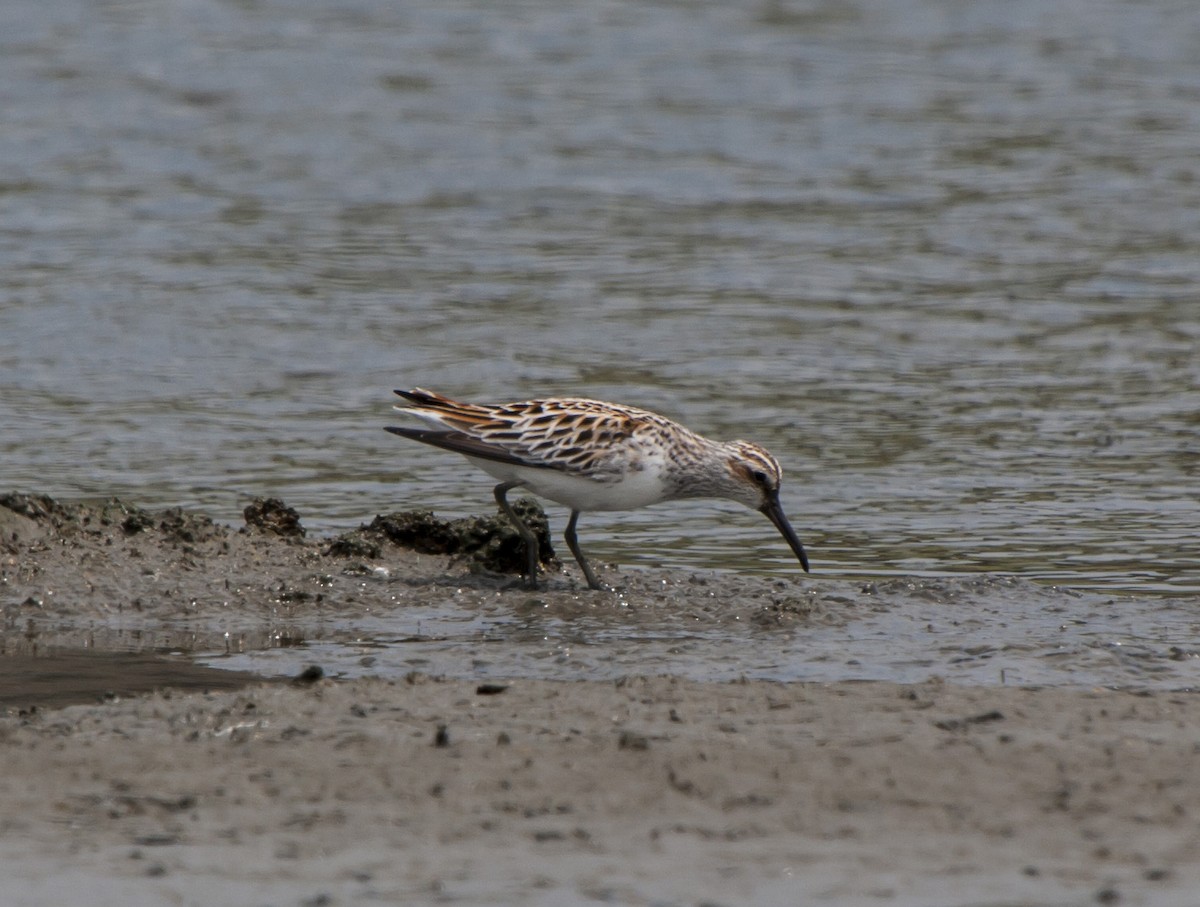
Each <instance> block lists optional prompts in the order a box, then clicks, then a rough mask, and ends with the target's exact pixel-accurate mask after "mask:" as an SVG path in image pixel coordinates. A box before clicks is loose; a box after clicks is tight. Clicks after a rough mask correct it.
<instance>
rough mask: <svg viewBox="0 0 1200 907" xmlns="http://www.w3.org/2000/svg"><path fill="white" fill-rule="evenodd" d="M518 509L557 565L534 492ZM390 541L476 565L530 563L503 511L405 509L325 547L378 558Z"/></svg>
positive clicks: (544, 558) (508, 569) (500, 569)
mask: <svg viewBox="0 0 1200 907" xmlns="http://www.w3.org/2000/svg"><path fill="white" fill-rule="evenodd" d="M513 509H514V510H516V512H517V515H518V516H520V517H521V519H522V520H523V521H524V522H525V525H527V526H528V527H529V528H530V529H531V530H533V533H534V534H535V535H536V536H537V539H538V557H539V561H540V562H541V563H542V564H544V565H546V566H550V567H557V566H558V559H557V558H556V557H555V554H554V546H553V545H552V543H551V541H550V523H549V521H548V520H547V518H546V513H545V511H543V510H542V508H541V506H540V505H538V503H537V502H536V501H534V500H533V499H532V498H521V499H520V500H518V501H516V502H515V503H514V504H513ZM386 542H390V543H392V544H394V545H399V546H400V547H402V548H408V549H411V550H413V551H419V552H420V553H422V554H444V555H449V556H451V557H455V558H459V559H463V560H466V561H467V562H468V563H469V564H470V565H471V566H472V568H475V569H481V570H486V571H489V572H492V573H513V574H520V573H521V572H523V571H524V569H525V543H524V542H523V541H521V536H520V535H518V534H517V531H516V529H514V528H513V526H512V524H511V523H510V522H509V521H508V519H507V518H506V517H504V516H503V515H502V514H500V513H497V514H495V515H494V516H476V517H463V518H461V519H457V520H441V519H438V518H437V517H436V516H435V515H434V514H433V512H432V511H429V510H405V511H400V512H397V513H390V514H383V515H380V516H377V517H375V519H374V520H372V521H371V523H370V524H369V525H366V526H361V527H359V528H358V529H355V530H353V531H351V532H347V533H344V534H343V535H340V536H338V537H337V538H335V539H334V540H333V541H332V542H331V543H330V544H329V547H328V548H327V549H326V551H325V553H326V554H329V555H332V556H334V557H359V558H371V559H374V558H378V557H379V556H380V555H381V554H382V551H383V545H384V543H386Z"/></svg>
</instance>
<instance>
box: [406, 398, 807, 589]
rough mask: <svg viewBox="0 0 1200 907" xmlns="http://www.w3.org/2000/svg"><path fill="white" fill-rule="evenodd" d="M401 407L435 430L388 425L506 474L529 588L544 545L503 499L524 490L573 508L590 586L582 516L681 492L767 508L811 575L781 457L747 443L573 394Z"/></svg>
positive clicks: (499, 494) (575, 547)
mask: <svg viewBox="0 0 1200 907" xmlns="http://www.w3.org/2000/svg"><path fill="white" fill-rule="evenodd" d="M396 394H398V395H399V396H401V397H403V398H404V399H405V400H406V401H407V403H405V404H404V405H399V406H396V407H395V408H396V410H398V411H399V412H402V413H406V414H407V415H410V416H415V417H416V418H418V419H420V420H422V421H423V422H425V423H427V424H428V425H429V426H430V427H429V428H403V427H397V426H392V425H389V426H387V429H386V430H387V431H390V432H391V433H392V434H395V435H400V436H401V437H403V438H412V439H413V440H414V441H421V442H423V443H425V444H431V445H433V446H434V447H441V448H444V449H445V450H452V451H454V452H455V453H459V454H462V455H463V456H464V457H466V458H467V459H468V460H469V461H470V462H471V463H473V464H474V465H475V466H478V467H479V468H480V469H482V470H483V471H484V472H486V473H487V474H488V475H490V476H492V477H493V478H496V479H499V480H500V484H499V485H497V486H496V487H495V489H494V491H493V494H494V495H495V498H496V502H497V503H498V504H499V505H500V509H501V510H503V511H504V513H505V515H506V516H507V517H508V519H509V520H511V521H512V524H513V526H514V527H515V528H516V530H517V532H518V533H519V534H520V536H521V539H522V541H524V543H525V554H526V561H527V570H526V574H525V580H526V586H527V587H528V588H531V589H535V588H537V571H538V543H537V538H536V537H535V536H534V534H533V532H532V530H530V528H529V527H528V526H526V525H525V523H524V522H523V521H522V520H521V518H520V517H519V516H517V514H516V512H515V511H514V510H513V509H512V507H511V505H510V504H509V503H508V499H507V498H506V497H505V496H506V495H507V493H508V492H509V491H511V490H513V489H514V488H524V489H526V490H528V491H531V492H533V493H534V494H536V495H538V496H539V497H543V498H546V499H548V500H551V501H554V502H556V503H558V504H562V505H563V506H565V507H569V508H570V510H571V517H570V519H569V520H568V521H567V528H566V531H565V532H564V533H563V538H564V539H565V540H566V542H567V547H568V548H570V549H571V554H573V555H574V556H575V560H576V561H577V562H578V563H579V566H580V569H582V570H583V575H584V577H585V578H586V579H587V584H588V586H589V587H590V588H592V589H603V588H604V586H603V585H601V583H600V581H599V580H598V579H597V578H596V574H595V573H594V572H593V571H592V568H591V566H590V565H589V564H588V562H587V558H585V557H584V556H583V552H582V551H581V550H580V548H579V539H578V538H577V537H576V534H575V526H576V524H577V523H578V521H579V514H580V513H583V512H585V511H592V510H636V509H637V508H639V507H646V506H648V505H650V504H657V503H659V502H661V501H675V500H679V499H681V498H728V499H730V500H733V501H737V502H738V503H740V504H745V505H746V506H747V507H751V508H753V509H755V510H758V511H759V512H760V513H763V514H766V516H767V519H769V520H770V521H771V522H772V523H774V524H775V528H776V529H778V530H779V531H780V533H781V534H782V535H783V537H784V539H786V540H787V543H788V545H790V546H791V549H792V551H794V552H795V553H796V557H798V558H799V559H800V566H802V567H803V568H804V570H805V572H808V556H807V555H806V554H805V553H804V546H803V545H801V544H800V539H799V538H797V536H796V533H795V531H794V530H793V529H792V526H791V524H790V523H789V522H788V521H787V517H785V516H784V514H783V508H782V506H781V505H780V503H779V483H780V478H781V475H782V473H781V470H780V468H779V462H778V461H777V460H776V459H775V458H774V457H773V456H771V454H769V453H768V452H767V451H766V450H764V449H763V448H762V447H759V446H758V445H757V444H752V443H750V442H749V441H710V440H709V439H708V438H704V437H701V436H700V435H698V434H696V433H695V432H693V431H691V430H690V429H687V428H685V427H684V426H682V425H680V424H679V423H678V422H672V421H671V420H670V419H667V418H665V417H663V416H660V415H658V414H657V413H652V412H648V411H647V410H644V409H637V408H635V407H632V406H623V405H621V404H619V403H604V402H601V401H600V400H586V399H581V398H575V397H548V398H546V399H544V400H526V401H523V402H519V403H499V404H477V403H459V402H458V401H456V400H451V399H450V398H449V397H443V396H442V395H441V394H435V393H434V392H432V391H427V390H422V389H421V388H419V387H415V388H413V389H412V390H397V391H396Z"/></svg>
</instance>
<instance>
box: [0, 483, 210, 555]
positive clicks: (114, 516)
mask: <svg viewBox="0 0 1200 907" xmlns="http://www.w3.org/2000/svg"><path fill="white" fill-rule="evenodd" d="M0 507H3V508H5V509H7V510H10V511H12V512H13V513H15V514H17V515H18V516H22V517H25V518H26V519H28V520H32V521H33V522H34V523H35V524H37V526H38V527H40V528H41V529H42V530H44V531H45V532H48V533H51V534H53V535H57V536H59V537H61V538H69V537H72V536H77V535H79V534H84V535H90V536H102V535H106V534H109V533H112V532H114V531H120V532H121V533H122V534H123V535H125V536H133V535H139V534H141V533H146V532H154V531H157V532H158V533H160V534H161V535H162V536H163V538H164V539H165V540H167V541H170V542H183V543H186V544H195V543H198V542H206V541H212V540H214V539H221V538H224V537H225V536H226V534H227V533H228V530H227V529H225V528H224V527H222V526H218V525H217V524H216V523H214V522H213V521H212V520H211V519H210V518H209V517H207V516H204V515H203V514H192V513H185V512H184V511H183V510H182V509H181V508H179V507H171V508H168V509H166V510H162V511H159V512H157V513H155V512H151V511H148V510H143V509H142V508H140V507H137V506H135V505H133V504H126V503H125V502H124V501H121V500H120V499H118V498H110V499H108V500H107V501H104V502H103V503H100V504H63V503H61V502H59V501H56V500H54V498H52V497H50V496H49V495H44V494H40V495H34V494H20V493H17V492H10V493H8V494H4V495H0Z"/></svg>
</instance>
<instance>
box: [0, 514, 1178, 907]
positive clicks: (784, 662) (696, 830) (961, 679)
mask: <svg viewBox="0 0 1200 907" xmlns="http://www.w3.org/2000/svg"><path fill="white" fill-rule="evenodd" d="M533 506H536V505H533ZM534 516H535V515H534V514H533V513H532V512H530V517H531V519H532V518H534ZM506 531H507V527H506V526H505V524H504V523H503V521H502V520H500V519H499V518H493V517H492V516H490V515H488V516H482V517H479V518H478V519H474V520H459V521H441V520H438V519H437V517H436V516H434V515H433V514H429V513H405V514H392V515H381V516H379V517H377V518H375V519H373V520H371V521H369V522H366V523H364V525H363V526H361V527H360V528H359V529H357V530H354V531H353V532H349V533H346V534H344V535H342V536H338V537H334V538H316V537H313V535H312V534H311V533H308V532H306V531H305V529H304V526H303V520H302V515H301V514H299V513H297V512H296V511H295V510H293V509H292V508H290V507H288V506H287V505H286V504H285V503H284V502H282V501H278V500H271V499H266V500H261V501H255V502H254V503H253V504H252V505H250V506H249V507H247V509H246V513H245V524H244V525H242V526H237V527H233V526H225V525H221V524H219V523H216V522H214V521H213V520H211V519H209V518H208V517H207V516H205V515H203V514H197V513H189V512H186V511H180V510H178V509H166V510H149V509H144V508H140V507H137V506H136V505H132V504H129V503H126V502H121V501H116V500H110V501H105V502H99V503H89V504H78V503H67V502H59V501H55V500H52V499H50V498H47V497H44V496H38V495H20V494H9V495H4V496H0V614H2V616H3V624H2V632H0V759H3V761H4V764H5V767H6V770H5V772H4V773H0V814H2V815H4V816H5V817H6V818H5V820H4V823H3V831H4V833H2V834H0V864H2V865H3V866H4V867H5V870H6V884H7V886H8V889H7V890H8V894H9V895H11V902H12V903H14V904H41V903H56V902H65V901H67V900H70V899H71V895H72V892H78V891H79V890H81V889H82V888H84V887H86V890H87V891H88V892H89V901H90V902H91V903H96V904H121V905H123V907H125V905H131V904H132V905H137V904H157V903H163V902H180V903H201V902H211V901H212V900H213V899H214V898H215V899H219V900H222V901H223V902H228V903H267V902H269V903H277V904H297V905H299V904H310V903H324V904H357V903H362V904H368V903H381V902H383V903H413V904H423V903H443V902H454V903H462V904H480V905H482V904H501V903H504V904H534V905H537V904H546V905H550V904H561V903H578V902H588V901H597V900H598V901H600V902H607V903H631V904H636V903H661V904H698V903H708V904H740V903H755V904H765V905H773V904H794V903H862V902H868V901H869V902H872V903H874V902H882V903H890V904H899V905H917V904H930V903H939V904H967V903H1030V904H1040V903H1046V904H1090V903H1118V902H1119V903H1123V904H1140V903H1145V904H1151V903H1176V902H1181V901H1177V900H1175V901H1172V900H1170V899H1171V898H1180V897H1187V896H1190V894H1189V893H1191V892H1194V891H1195V890H1196V889H1197V886H1200V858H1198V857H1197V854H1200V837H1198V836H1197V832H1196V830H1195V823H1194V821H1193V820H1192V817H1193V816H1194V815H1195V813H1196V811H1197V810H1200V802H1198V801H1197V793H1196V792H1197V791H1200V783H1198V782H1200V776H1198V775H1197V769H1196V760H1195V746H1196V742H1195V728H1196V727H1198V726H1200V699H1198V697H1197V696H1196V695H1195V694H1194V693H1193V692H1192V690H1193V689H1195V687H1196V683H1195V682H1194V681H1195V678H1196V670H1197V665H1198V663H1200V658H1198V657H1197V653H1196V651H1195V646H1194V642H1193V641H1194V639H1195V638H1196V635H1195V632H1194V631H1195V622H1194V614H1195V611H1196V609H1195V607H1194V602H1191V601H1188V600H1166V601H1161V600H1160V601H1156V602H1149V601H1146V602H1139V601H1136V600H1128V599H1127V600H1123V601H1116V600H1114V599H1112V598H1109V597H1104V596H1097V595H1091V594H1084V593H1079V592H1076V591H1073V590H1065V589H1055V588H1052V587H1043V586H1038V585H1036V584H1032V583H1028V582H1025V581H1022V580H1019V579H1015V578H1012V577H1001V576H986V575H981V576H975V577H960V578H905V579H901V578H893V579H888V580H870V579H863V578H857V579H856V578H823V577H821V576H820V575H819V574H818V575H816V576H813V577H805V578H792V577H788V578H764V577H753V576H741V575H736V574H727V573H726V574H716V573H712V574H680V573H675V572H670V571H622V570H620V569H619V568H618V567H616V566H614V565H597V566H598V567H599V568H600V571H601V574H602V576H603V578H604V579H605V580H606V581H607V582H609V583H610V584H611V585H612V587H613V588H612V590H611V591H606V592H592V591H590V590H588V589H586V587H585V586H584V584H583V582H582V578H581V577H579V576H577V575H576V572H575V571H574V570H573V569H572V567H573V565H567V566H566V567H565V568H564V567H562V566H561V565H559V564H558V563H556V561H555V560H553V558H552V557H551V556H549V552H548V551H544V554H546V555H547V556H546V557H545V558H544V563H545V566H546V573H545V576H544V577H543V587H542V588H541V589H539V590H538V591H535V592H531V591H527V590H525V589H524V588H523V587H522V585H521V582H520V578H519V575H518V574H519V571H520V568H521V565H522V564H523V562H524V559H523V557H521V556H520V553H519V548H516V549H515V550H516V551H517V552H518V553H517V555H516V556H515V557H514V556H512V550H514V549H513V548H512V543H513V541H514V539H515V538H516V537H515V533H510V534H509V535H506V534H505V533H506ZM544 532H545V524H544V521H543V522H542V524H541V525H540V526H539V533H544ZM546 541H547V544H548V541H549V540H548V537H546ZM505 552H508V553H507V554H506V553H505ZM351 830H352V831H351Z"/></svg>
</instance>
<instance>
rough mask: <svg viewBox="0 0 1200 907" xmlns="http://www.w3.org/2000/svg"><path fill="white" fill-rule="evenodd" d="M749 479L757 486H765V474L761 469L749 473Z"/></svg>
mask: <svg viewBox="0 0 1200 907" xmlns="http://www.w3.org/2000/svg"><path fill="white" fill-rule="evenodd" d="M750 478H752V479H753V480H754V481H755V483H756V484H758V485H766V484H767V474H766V473H765V472H763V471H762V470H761V469H756V470H754V472H752V473H750Z"/></svg>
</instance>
